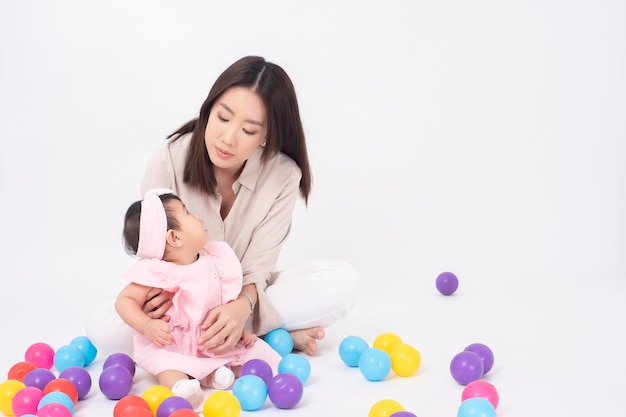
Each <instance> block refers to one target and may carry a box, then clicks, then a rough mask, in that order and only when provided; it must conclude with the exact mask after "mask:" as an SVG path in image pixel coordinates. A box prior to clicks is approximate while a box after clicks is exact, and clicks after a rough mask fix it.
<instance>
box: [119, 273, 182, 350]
mask: <svg viewBox="0 0 626 417" xmlns="http://www.w3.org/2000/svg"><path fill="white" fill-rule="evenodd" d="M150 289H151V287H146V286H144V285H139V284H135V283H132V282H131V283H130V284H128V285H127V286H126V287H124V288H123V289H122V291H120V293H119V295H118V296H117V300H115V309H116V310H117V313H118V314H119V315H120V317H121V318H122V320H124V322H125V323H126V324H128V325H129V326H130V327H132V328H133V329H135V330H137V331H138V332H139V333H141V334H143V335H145V336H146V337H148V338H149V339H150V340H152V342H153V343H154V344H155V345H157V346H159V347H163V346H166V345H169V344H171V343H172V336H171V335H170V327H169V325H168V324H167V323H166V322H165V321H163V320H159V319H151V318H150V317H149V316H148V315H147V314H146V313H144V312H143V310H142V306H143V304H144V303H145V301H146V296H147V294H148V291H149V290H150Z"/></svg>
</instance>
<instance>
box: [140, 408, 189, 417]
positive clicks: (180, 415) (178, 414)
mask: <svg viewBox="0 0 626 417" xmlns="http://www.w3.org/2000/svg"><path fill="white" fill-rule="evenodd" d="M129 417H130V416H129ZM132 417H135V416H132ZM170 417H198V413H196V412H195V411H194V410H176V411H174V412H173V413H172V414H170Z"/></svg>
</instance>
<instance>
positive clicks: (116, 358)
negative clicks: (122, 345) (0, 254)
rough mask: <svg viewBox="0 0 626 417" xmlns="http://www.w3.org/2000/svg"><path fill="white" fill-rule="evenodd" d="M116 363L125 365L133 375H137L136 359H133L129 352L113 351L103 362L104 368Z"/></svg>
mask: <svg viewBox="0 0 626 417" xmlns="http://www.w3.org/2000/svg"><path fill="white" fill-rule="evenodd" d="M115 365H119V366H123V367H124V368H126V369H128V372H130V374H131V375H132V376H135V371H136V367H135V361H133V358H131V357H130V356H128V355H127V354H125V353H113V354H111V355H109V356H107V358H106V359H105V360H104V363H103V364H102V369H106V368H108V367H109V366H115Z"/></svg>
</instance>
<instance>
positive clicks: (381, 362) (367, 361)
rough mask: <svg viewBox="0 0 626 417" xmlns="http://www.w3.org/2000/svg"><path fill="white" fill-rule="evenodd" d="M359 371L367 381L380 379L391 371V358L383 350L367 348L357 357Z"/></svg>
mask: <svg viewBox="0 0 626 417" xmlns="http://www.w3.org/2000/svg"><path fill="white" fill-rule="evenodd" d="M359 371H361V374H363V376H364V377H365V379H367V380H368V381H380V380H382V379H384V378H385V377H386V376H387V375H388V374H389V371H391V358H390V357H389V354H388V353H387V352H385V351H384V350H381V349H378V348H375V347H372V348H369V349H367V350H366V351H365V352H363V353H362V354H361V357H360V358H359Z"/></svg>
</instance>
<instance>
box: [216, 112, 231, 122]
mask: <svg viewBox="0 0 626 417" xmlns="http://www.w3.org/2000/svg"><path fill="white" fill-rule="evenodd" d="M217 118H218V119H220V120H221V121H222V122H227V121H228V119H226V118H224V117H222V116H220V115H219V114H218V115H217Z"/></svg>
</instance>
